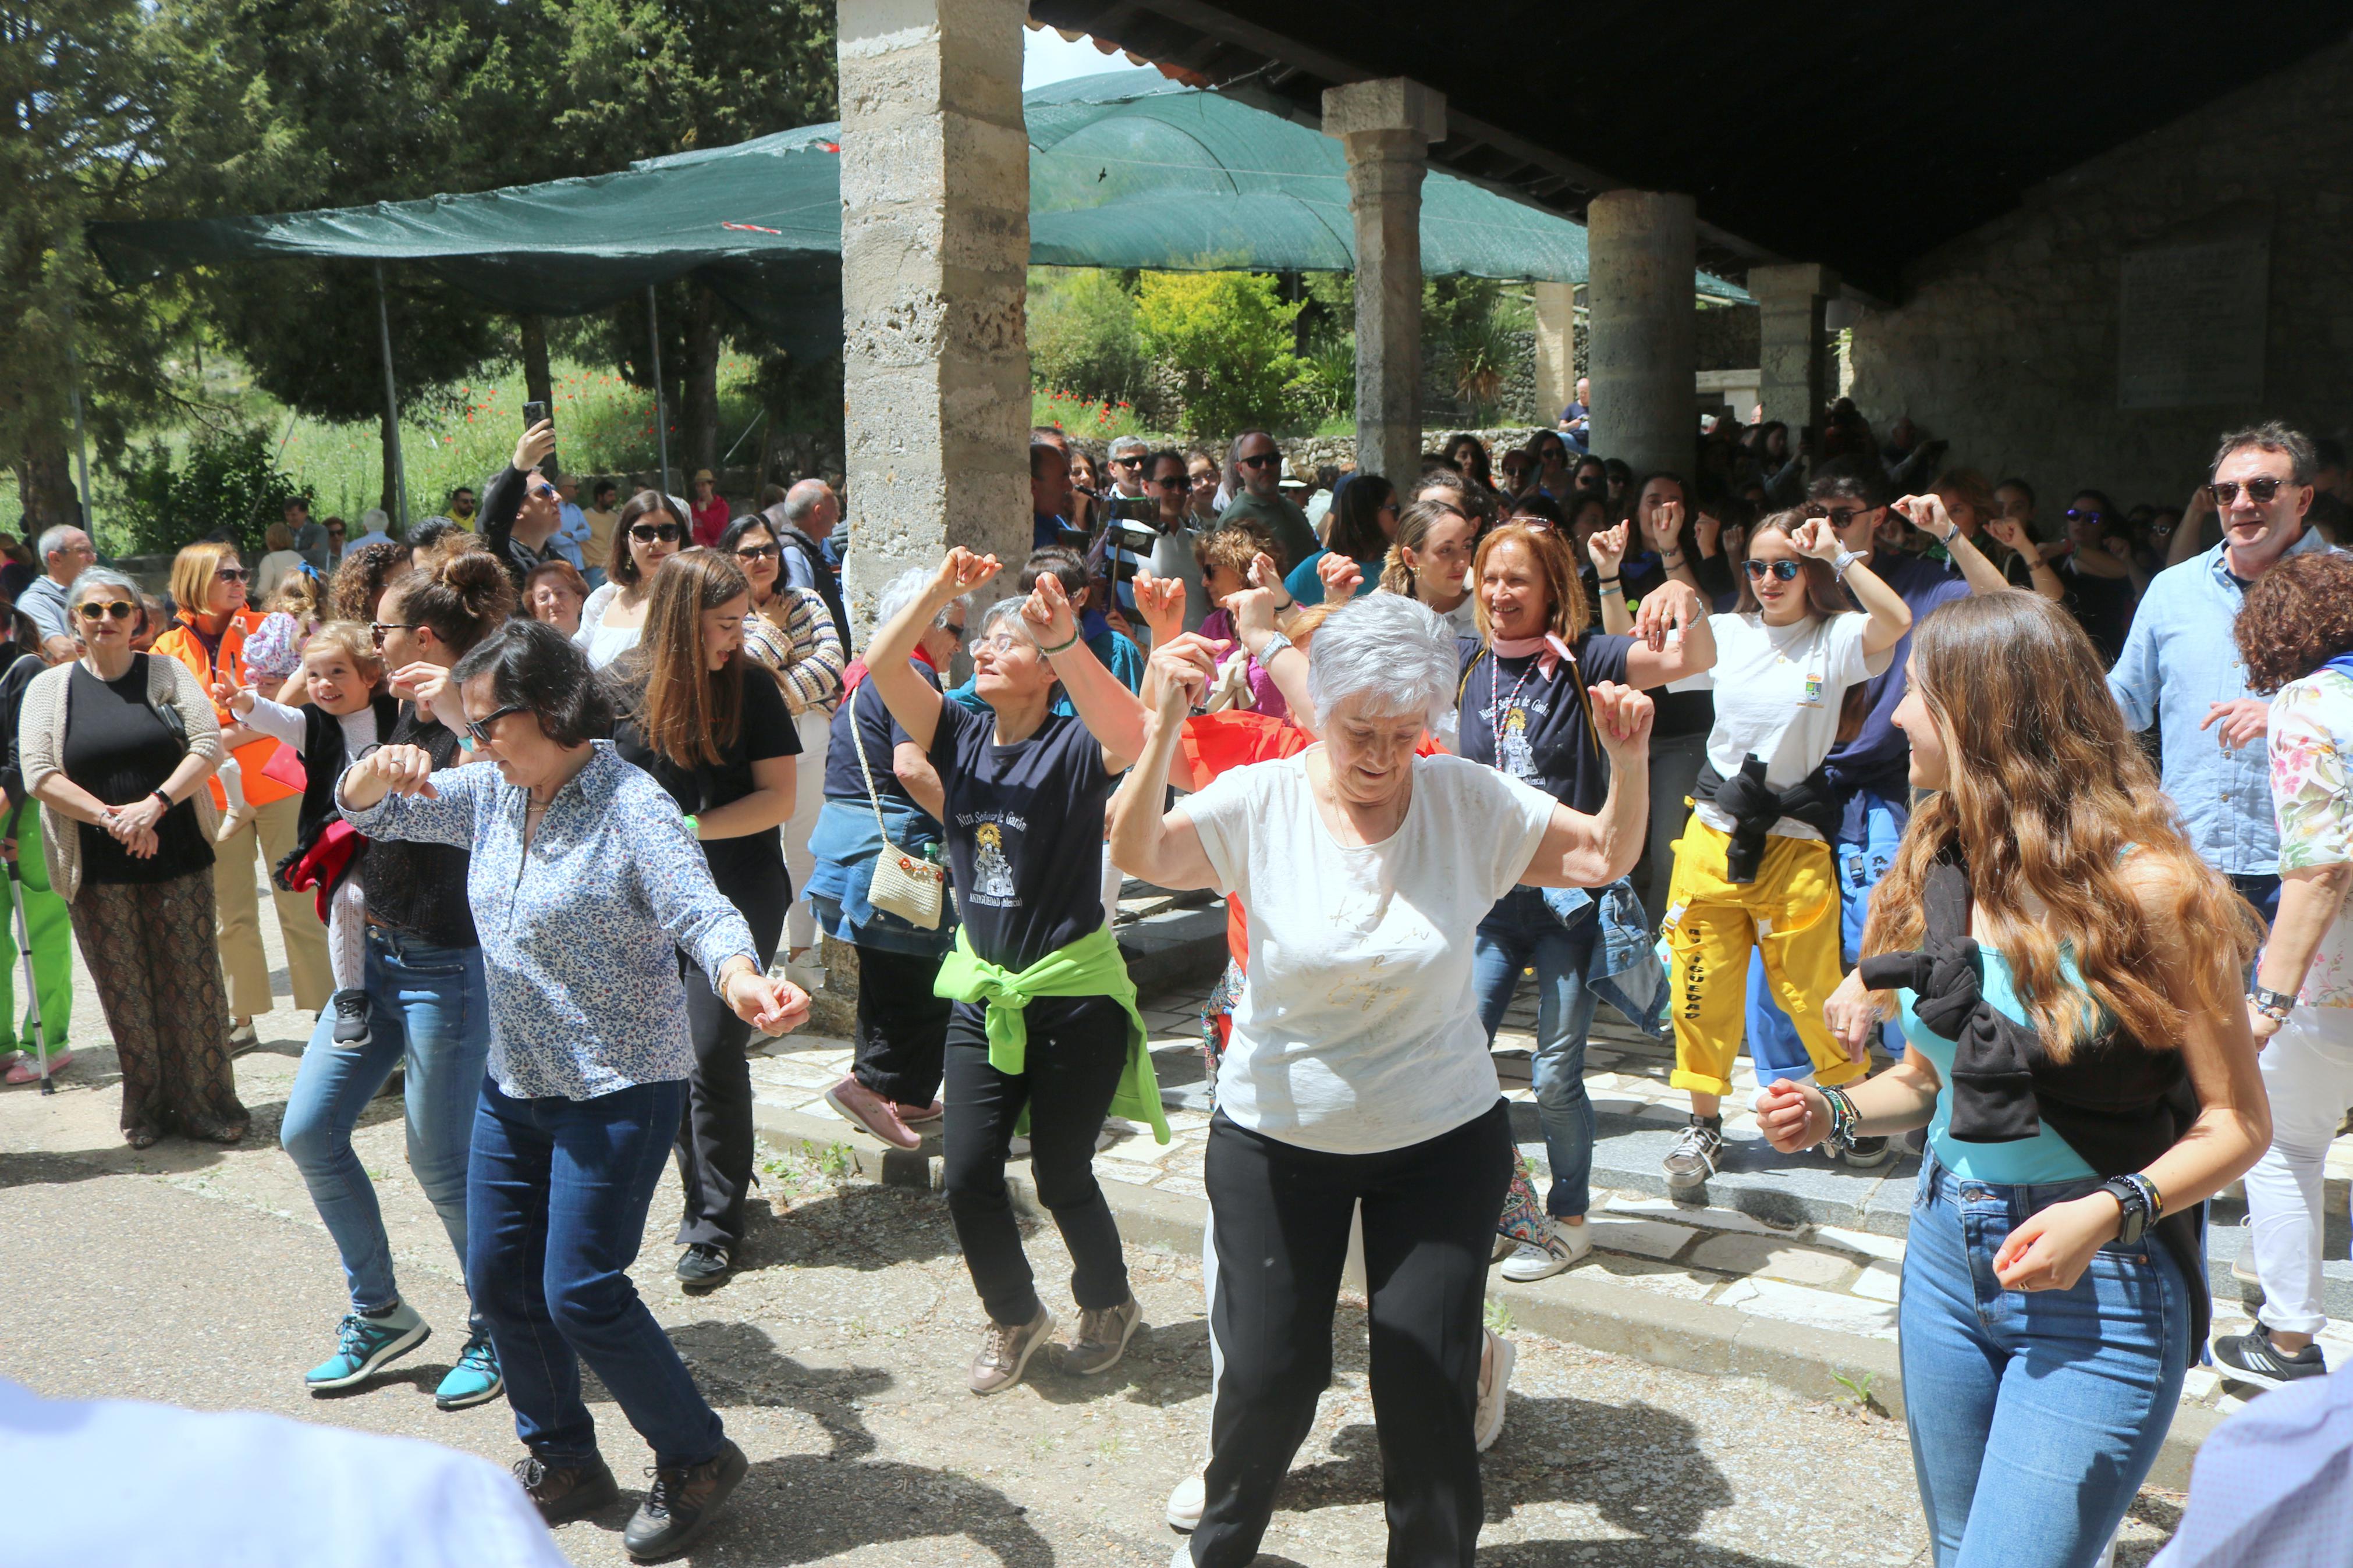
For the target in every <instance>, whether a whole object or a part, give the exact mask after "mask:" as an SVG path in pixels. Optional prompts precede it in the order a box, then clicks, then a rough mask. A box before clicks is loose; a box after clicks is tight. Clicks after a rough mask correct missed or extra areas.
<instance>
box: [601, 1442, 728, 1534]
mask: <svg viewBox="0 0 2353 1568" xmlns="http://www.w3.org/2000/svg"><path fill="white" fill-rule="evenodd" d="M750 1465H751V1461H749V1460H748V1459H746V1458H744V1450H743V1449H741V1448H739V1447H736V1446H735V1445H734V1444H733V1442H730V1441H727V1440H725V1439H722V1440H721V1442H720V1445H719V1452H718V1453H716V1454H714V1455H712V1457H711V1458H708V1459H705V1460H703V1461H702V1463H701V1464H699V1465H689V1466H687V1467H686V1468H683V1469H678V1470H665V1469H654V1470H649V1471H647V1472H646V1473H647V1474H648V1475H650V1476H652V1477H653V1479H654V1484H653V1485H652V1486H651V1487H649V1488H648V1489H647V1490H646V1500H645V1501H643V1502H641V1503H639V1504H638V1511H637V1513H636V1514H635V1515H634V1516H633V1517H632V1518H631V1519H630V1521H629V1528H628V1529H627V1530H625V1531H622V1532H621V1546H622V1549H623V1550H624V1551H626V1552H628V1554H629V1555H630V1556H631V1557H632V1558H635V1559H636V1560H637V1561H638V1562H639V1563H652V1562H656V1561H658V1560H659V1559H661V1558H664V1557H674V1556H676V1555H677V1554H678V1553H680V1552H683V1551H685V1550H686V1549H687V1548H688V1547H690V1546H691V1545H693V1544H694V1541H695V1537H697V1536H699V1535H701V1534H702V1531H703V1530H704V1529H705V1528H706V1527H707V1526H708V1525H709V1524H710V1523H711V1516H712V1514H714V1513H717V1512H718V1511H719V1505H720V1504H721V1503H723V1502H725V1501H726V1500H727V1494H728V1493H730V1492H732V1491H733V1490H734V1489H735V1488H736V1486H737V1485H738V1484H739V1483H740V1482H741V1481H742V1480H743V1479H744V1471H745V1470H746V1469H748V1468H750Z"/></svg>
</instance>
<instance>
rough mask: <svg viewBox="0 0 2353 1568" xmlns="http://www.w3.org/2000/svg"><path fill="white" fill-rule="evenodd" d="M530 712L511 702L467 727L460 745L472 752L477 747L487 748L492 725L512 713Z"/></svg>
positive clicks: (459, 738) (517, 703)
mask: <svg viewBox="0 0 2353 1568" xmlns="http://www.w3.org/2000/svg"><path fill="white" fill-rule="evenodd" d="M528 711H530V710H528V709H526V708H525V707H524V706H523V705H522V703H520V702H510V703H508V704H507V705H506V706H505V707H503V708H501V709H500V710H498V711H496V712H494V713H491V714H488V715H486V716H484V717H482V718H480V719H477V720H475V721H473V722H472V723H470V724H469V725H467V726H466V732H465V733H464V734H462V735H460V736H459V737H458V743H459V745H461V746H463V747H465V748H466V750H468V751H472V750H473V749H474V748H475V747H477V746H486V745H488V744H490V740H491V726H492V725H494V724H496V723H497V722H498V721H500V720H501V719H503V718H505V717H506V716H507V715H508V714H510V713H524V712H528Z"/></svg>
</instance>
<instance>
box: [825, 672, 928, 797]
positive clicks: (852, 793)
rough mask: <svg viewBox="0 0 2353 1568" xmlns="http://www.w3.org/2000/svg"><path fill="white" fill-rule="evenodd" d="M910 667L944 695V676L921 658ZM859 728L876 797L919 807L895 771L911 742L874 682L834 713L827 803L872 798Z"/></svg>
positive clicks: (866, 683)
mask: <svg viewBox="0 0 2353 1568" xmlns="http://www.w3.org/2000/svg"><path fill="white" fill-rule="evenodd" d="M907 663H908V666H909V667H910V668H913V670H914V672H915V673H916V674H917V675H920V676H922V677H923V683H924V684H925V685H927V686H929V687H930V688H931V689H933V690H934V691H937V690H938V689H940V675H939V671H937V670H935V669H934V668H932V667H931V666H930V665H928V664H925V663H924V662H923V660H922V659H920V658H911V659H909V660H908V661H907ZM853 727H854V731H855V734H856V736H857V737H858V739H859V740H860V741H863V742H865V746H866V768H867V772H868V773H872V774H873V775H874V793H875V794H876V795H881V797H882V798H883V799H884V800H896V801H898V802H900V803H901V804H902V805H914V804H915V797H914V796H913V795H909V794H908V793H907V786H906V785H905V784H901V783H900V782H899V775H898V774H897V773H893V772H892V771H891V763H892V754H893V753H894V752H896V751H897V750H898V748H899V745H900V743H901V742H906V741H911V740H912V739H913V737H911V736H910V735H909V734H908V733H907V731H904V730H902V729H901V728H899V723H898V721H897V720H895V719H893V718H892V717H891V710H890V709H888V708H886V707H884V706H883V705H882V693H881V691H880V690H878V689H876V688H875V685H874V683H873V682H872V681H871V680H861V681H860V682H859V683H858V689H857V690H855V691H853V692H851V693H850V694H849V701H847V702H844V703H843V704H842V705H841V706H840V707H839V708H837V709H835V710H833V728H832V729H831V730H830V731H828V734H827V737H826V748H825V798H826V799H828V800H856V801H863V800H864V799H865V798H866V778H865V775H864V774H862V773H860V772H859V771H858V747H857V743H856V742H853V740H852V739H851V736H852V732H853Z"/></svg>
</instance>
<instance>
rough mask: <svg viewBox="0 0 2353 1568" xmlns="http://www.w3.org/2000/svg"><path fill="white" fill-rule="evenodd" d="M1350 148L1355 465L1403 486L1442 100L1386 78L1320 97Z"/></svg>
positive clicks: (1413, 442)
mask: <svg viewBox="0 0 2353 1568" xmlns="http://www.w3.org/2000/svg"><path fill="white" fill-rule="evenodd" d="M1324 134H1325V135H1326V136H1336V137H1338V138H1339V139H1340V144H1341V145H1342V146H1344V147H1345V148H1346V149H1347V150H1348V210H1349V212H1350V213H1351V214H1352V215H1354V216H1355V218H1356V468H1357V471H1358V472H1360V473H1372V474H1380V475H1382V476H1384V477H1386V478H1388V479H1391V480H1393V481H1394V482H1396V483H1398V485H1400V486H1402V485H1403V484H1404V483H1405V482H1406V481H1407V480H1408V479H1411V478H1412V476H1413V475H1415V474H1416V473H1419V471H1420V466H1421V177H1422V175H1423V174H1424V173H1425V172H1427V170H1428V169H1429V166H1430V143H1431V142H1436V141H1438V140H1440V138H1441V137H1443V136H1444V135H1445V134H1446V99H1445V97H1444V96H1443V95H1442V94H1440V93H1436V92H1433V91H1431V90H1430V89H1429V88H1426V87H1424V86H1422V85H1421V84H1420V83H1419V82H1418V81H1409V80H1408V79H1405V78H1403V77H1387V78H1383V79H1380V80H1377V81H1357V82H1350V83H1348V84H1347V85H1346V86H1345V87H1334V88H1326V89H1324Z"/></svg>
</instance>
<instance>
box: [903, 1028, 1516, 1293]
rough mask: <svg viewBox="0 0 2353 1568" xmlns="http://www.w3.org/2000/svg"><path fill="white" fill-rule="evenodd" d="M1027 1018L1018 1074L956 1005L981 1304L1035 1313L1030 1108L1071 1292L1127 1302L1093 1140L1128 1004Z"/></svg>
mask: <svg viewBox="0 0 2353 1568" xmlns="http://www.w3.org/2000/svg"><path fill="white" fill-rule="evenodd" d="M1025 1016H1026V1020H1027V1022H1028V1024H1029V1057H1028V1060H1027V1062H1026V1063H1025V1064H1024V1066H1025V1070H1024V1071H1023V1072H1022V1073H1021V1074H1020V1075H1019V1076H1018V1077H1015V1076H1011V1075H1008V1074H1006V1073H1001V1072H998V1071H997V1069H996V1068H993V1067H991V1066H989V1065H988V1036H987V1033H986V1032H985V1030H984V1028H983V1025H982V1019H983V1017H984V1014H983V1010H982V1008H981V1006H980V1005H979V1004H977V1003H974V1002H958V1003H956V1004H955V1012H954V1014H953V1015H952V1016H950V1018H949V1020H948V1044H947V1131H946V1144H947V1148H946V1159H945V1162H944V1163H945V1167H946V1169H945V1182H946V1185H947V1192H948V1214H949V1215H950V1217H952V1218H953V1219H954V1220H955V1231H956V1241H957V1243H958V1244H959V1245H960V1246H962V1247H963V1248H964V1260H965V1267H967V1268H970V1269H971V1270H972V1283H973V1287H974V1289H976V1290H978V1291H979V1292H980V1304H981V1305H982V1306H983V1307H985V1308H986V1309H987V1311H988V1315H989V1318H990V1320H991V1321H995V1322H999V1323H1026V1322H1029V1321H1030V1320H1031V1319H1033V1318H1035V1317H1036V1316H1037V1315H1038V1307H1039V1301H1038V1290H1037V1284H1036V1279H1035V1278H1034V1277H1033V1276H1032V1275H1031V1273H1030V1271H1029V1254H1028V1253H1027V1252H1024V1251H1023V1250H1022V1247H1021V1231H1020V1227H1019V1226H1018V1225H1016V1224H1015V1222H1014V1218H1013V1204H1012V1200H1011V1198H1010V1197H1009V1196H1008V1194H1007V1192H1006V1190H1005V1156H1006V1151H1007V1148H1008V1145H1009V1144H1010V1143H1011V1142H1012V1139H1013V1127H1014V1124H1015V1123H1016V1122H1017V1121H1019V1120H1020V1119H1021V1112H1022V1110H1023V1109H1024V1108H1025V1107H1026V1108H1027V1109H1028V1110H1029V1173H1030V1179H1031V1180H1032V1181H1034V1182H1035V1183H1036V1184H1037V1187H1038V1201H1039V1203H1042V1204H1044V1205H1046V1208H1047V1211H1048V1212H1049V1213H1050V1214H1051V1215H1053V1216H1054V1224H1055V1226H1057V1227H1058V1228H1060V1231H1061V1233H1062V1243H1063V1245H1064V1246H1066V1247H1069V1248H1070V1249H1071V1265H1072V1269H1071V1297H1072V1298H1073V1299H1074V1300H1077V1302H1078V1304H1079V1305H1080V1306H1082V1307H1084V1308H1086V1309H1088V1310H1097V1311H1099V1310H1102V1309H1103V1308H1105V1307H1116V1306H1118V1305H1119V1304H1120V1303H1121V1302H1122V1301H1124V1300H1127V1259H1126V1257H1125V1256H1124V1254H1123V1253H1122V1252H1121V1250H1120V1242H1119V1226H1118V1225H1117V1223H1116V1222H1114V1221H1113V1219H1112V1217H1111V1205H1108V1204H1106V1203H1104V1202H1103V1188H1102V1187H1100V1186H1098V1185H1097V1184H1095V1168H1094V1157H1095V1139H1096V1137H1097V1136H1098V1135H1099V1134H1100V1133H1101V1132H1102V1131H1103V1114H1104V1112H1105V1111H1107V1110H1110V1108H1111V1097H1112V1094H1113V1091H1114V1090H1116V1089H1118V1088H1119V1075H1120V1074H1121V1072H1122V1071H1124V1069H1125V1068H1126V1066H1127V1012H1126V1009H1124V1008H1123V1007H1122V1006H1120V1005H1119V1004H1118V1003H1116V1002H1114V1001H1113V1000H1111V999H1110V998H1109V997H1107V996H1046V997H1040V998H1039V999H1038V1000H1037V1001H1035V1002H1032V1003H1031V1004H1029V1007H1028V1009H1027V1010H1026V1014H1025ZM1501 1201H1502V1200H1501V1199H1500V1198H1498V1200H1497V1203H1498V1205H1500V1204H1501ZM1343 1239H1344V1240H1345V1231H1344V1232H1343Z"/></svg>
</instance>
